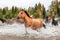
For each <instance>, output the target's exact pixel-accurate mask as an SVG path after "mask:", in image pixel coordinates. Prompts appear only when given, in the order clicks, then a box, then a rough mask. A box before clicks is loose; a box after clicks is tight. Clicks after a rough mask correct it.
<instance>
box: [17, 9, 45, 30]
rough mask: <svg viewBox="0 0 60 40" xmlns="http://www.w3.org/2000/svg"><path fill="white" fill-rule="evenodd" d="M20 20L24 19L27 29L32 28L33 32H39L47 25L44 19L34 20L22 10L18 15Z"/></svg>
mask: <svg viewBox="0 0 60 40" xmlns="http://www.w3.org/2000/svg"><path fill="white" fill-rule="evenodd" d="M18 19H23V20H24V23H25V28H26V27H30V28H32V29H33V30H37V29H38V28H42V27H44V28H46V27H45V24H44V23H43V21H42V19H33V18H31V17H30V16H29V14H28V13H27V11H25V10H21V11H20V12H19V14H18Z"/></svg>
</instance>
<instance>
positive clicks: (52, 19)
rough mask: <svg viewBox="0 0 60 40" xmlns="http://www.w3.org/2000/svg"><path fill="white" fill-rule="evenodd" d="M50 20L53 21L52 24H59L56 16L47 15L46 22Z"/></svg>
mask: <svg viewBox="0 0 60 40" xmlns="http://www.w3.org/2000/svg"><path fill="white" fill-rule="evenodd" d="M50 22H51V24H52V25H54V26H56V25H58V21H57V20H55V18H54V17H51V16H47V17H46V21H45V23H50Z"/></svg>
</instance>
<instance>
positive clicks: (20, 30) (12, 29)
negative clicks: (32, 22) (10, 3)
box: [0, 21, 60, 37]
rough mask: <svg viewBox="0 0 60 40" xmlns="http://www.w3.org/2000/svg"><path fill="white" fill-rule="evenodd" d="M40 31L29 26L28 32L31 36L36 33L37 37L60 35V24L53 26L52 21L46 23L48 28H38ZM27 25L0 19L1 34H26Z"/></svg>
mask: <svg viewBox="0 0 60 40" xmlns="http://www.w3.org/2000/svg"><path fill="white" fill-rule="evenodd" d="M38 31H39V32H37V31H36V30H32V29H31V28H27V32H28V34H29V35H30V36H33V35H35V36H36V37H37V36H38V37H50V36H60V35H59V34H60V24H59V25H58V26H52V25H51V23H49V24H46V29H44V28H43V27H42V28H41V29H38ZM25 33H26V31H25V26H24V24H19V23H16V22H15V23H13V24H11V25H10V24H6V23H2V22H1V21H0V35H1V34H2V35H5V34H9V35H11V34H12V35H17V36H20V35H23V34H25Z"/></svg>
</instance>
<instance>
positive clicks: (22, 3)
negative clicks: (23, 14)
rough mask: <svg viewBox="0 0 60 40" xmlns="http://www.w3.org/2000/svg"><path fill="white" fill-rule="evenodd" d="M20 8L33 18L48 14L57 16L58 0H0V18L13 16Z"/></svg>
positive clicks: (59, 10)
mask: <svg viewBox="0 0 60 40" xmlns="http://www.w3.org/2000/svg"><path fill="white" fill-rule="evenodd" d="M21 9H24V10H26V11H27V12H28V13H29V14H30V15H33V17H34V18H45V17H46V16H48V15H51V16H54V17H58V18H59V17H60V0H38V1H36V0H30V1H29V0H13V1H12V0H0V18H4V19H11V18H14V17H16V16H17V14H18V13H19V11H20V10H21Z"/></svg>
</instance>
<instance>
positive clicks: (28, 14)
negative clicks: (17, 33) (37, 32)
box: [21, 9, 31, 18]
mask: <svg viewBox="0 0 60 40" xmlns="http://www.w3.org/2000/svg"><path fill="white" fill-rule="evenodd" d="M21 11H24V12H25V14H26V15H27V16H28V17H29V18H31V17H30V15H29V14H28V12H27V11H26V10H23V9H22V10H21Z"/></svg>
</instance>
